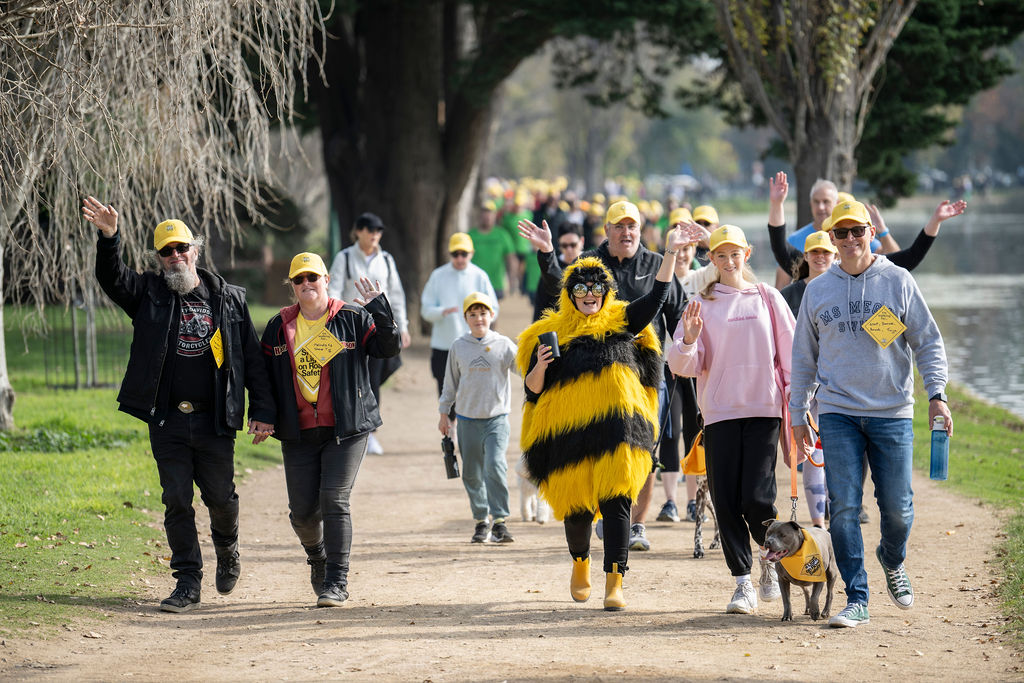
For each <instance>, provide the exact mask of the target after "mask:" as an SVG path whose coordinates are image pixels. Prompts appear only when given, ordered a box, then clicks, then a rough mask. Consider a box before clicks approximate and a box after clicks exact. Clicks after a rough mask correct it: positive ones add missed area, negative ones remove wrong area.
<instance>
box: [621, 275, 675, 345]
mask: <svg viewBox="0 0 1024 683" xmlns="http://www.w3.org/2000/svg"><path fill="white" fill-rule="evenodd" d="M672 279H673V280H675V278H672ZM671 284H672V283H671V282H662V281H661V280H655V281H654V286H653V287H651V291H649V292H647V293H646V294H644V295H643V296H642V297H640V298H639V299H635V300H634V301H631V302H630V303H629V305H628V306H626V329H627V330H629V332H630V334H638V333H639V332H640V331H641V330H643V329H644V328H645V327H647V326H648V325H649V324H650V323H651V321H652V320H654V316H656V315H658V313H659V312H660V311H661V305H662V304H663V303H665V298H666V297H667V296H668V290H669V286H670V285H671ZM673 330H674V328H673Z"/></svg>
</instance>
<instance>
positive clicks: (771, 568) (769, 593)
mask: <svg viewBox="0 0 1024 683" xmlns="http://www.w3.org/2000/svg"><path fill="white" fill-rule="evenodd" d="M760 584H761V585H760V586H759V588H758V591H759V592H760V594H761V599H762V600H764V601H765V602H772V601H773V600H778V599H779V598H781V597H782V591H781V590H780V589H779V575H778V573H777V572H776V571H775V563H774V562H768V561H767V560H765V559H764V558H761V581H760Z"/></svg>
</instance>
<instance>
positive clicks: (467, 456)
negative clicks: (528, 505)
mask: <svg viewBox="0 0 1024 683" xmlns="http://www.w3.org/2000/svg"><path fill="white" fill-rule="evenodd" d="M455 429H456V431H457V432H458V435H459V450H460V451H461V452H462V485H463V486H465V487H466V493H467V494H469V507H470V509H472V511H473V519H475V520H477V521H480V520H482V519H487V513H488V512H490V513H491V517H493V518H495V519H498V518H506V517H508V462H507V461H506V460H505V450H506V449H507V448H508V432H509V425H508V415H496V416H495V417H490V418H485V419H480V420H474V419H472V418H468V417H462V416H461V415H459V416H458V420H457V422H456V423H455Z"/></svg>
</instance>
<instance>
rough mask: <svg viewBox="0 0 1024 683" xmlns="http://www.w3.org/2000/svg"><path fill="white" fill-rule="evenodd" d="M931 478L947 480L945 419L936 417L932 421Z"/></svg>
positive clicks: (939, 416)
mask: <svg viewBox="0 0 1024 683" xmlns="http://www.w3.org/2000/svg"><path fill="white" fill-rule="evenodd" d="M930 476H931V478H932V479H933V480H935V481H946V480H947V479H949V435H948V434H946V418H944V417H943V416H941V415H936V416H935V419H934V420H932V468H931V474H930Z"/></svg>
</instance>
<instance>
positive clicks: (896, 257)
mask: <svg viewBox="0 0 1024 683" xmlns="http://www.w3.org/2000/svg"><path fill="white" fill-rule="evenodd" d="M934 241H935V238H934V237H931V236H929V235H926V234H925V232H924V230H922V231H921V232H919V233H917V239H915V240H914V243H913V244H911V245H910V246H909V247H907V248H906V249H903V250H901V251H894V252H893V253H891V254H886V255H885V257H886V258H887V259H889V260H890V261H892V262H893V263H894V264H896V265H897V266H899V267H900V268H906V269H907V270H913V269H914V268H917V266H918V265H920V264H921V261H923V260H924V257H925V255H926V254H927V253H928V250H929V249H931V248H932V243H933V242H934Z"/></svg>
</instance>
